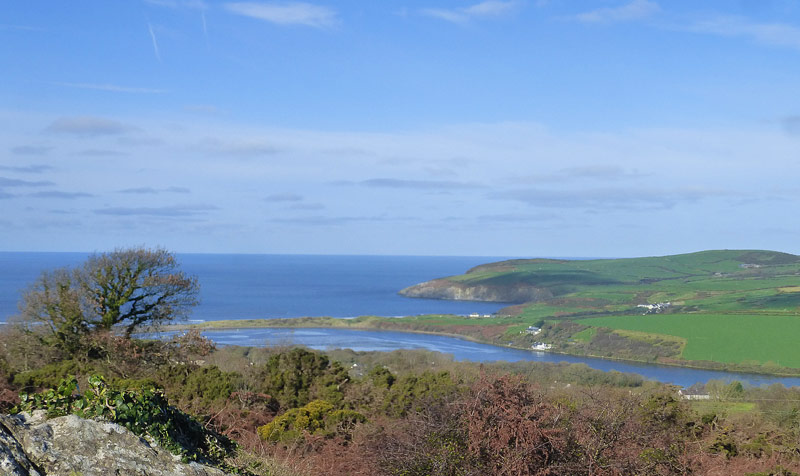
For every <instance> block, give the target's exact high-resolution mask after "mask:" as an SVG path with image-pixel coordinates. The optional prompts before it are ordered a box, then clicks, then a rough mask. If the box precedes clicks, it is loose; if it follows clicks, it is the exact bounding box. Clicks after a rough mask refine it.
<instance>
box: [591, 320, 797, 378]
mask: <svg viewBox="0 0 800 476" xmlns="http://www.w3.org/2000/svg"><path fill="white" fill-rule="evenodd" d="M578 322H579V323H581V324H585V325H589V326H593V327H607V328H610V329H622V330H628V331H637V332H644V333H650V334H665V335H669V336H675V337H681V338H683V339H686V345H685V346H684V348H683V352H682V353H681V357H683V358H684V359H686V360H708V361H716V362H726V363H748V362H758V363H760V364H766V363H769V362H771V363H774V364H776V365H778V366H781V367H792V368H800V346H798V345H797V336H799V335H800V317H795V316H759V315H745V314H650V315H646V316H642V315H635V316H630V315H629V316H609V317H599V318H590V319H581V320H579V321H578Z"/></svg>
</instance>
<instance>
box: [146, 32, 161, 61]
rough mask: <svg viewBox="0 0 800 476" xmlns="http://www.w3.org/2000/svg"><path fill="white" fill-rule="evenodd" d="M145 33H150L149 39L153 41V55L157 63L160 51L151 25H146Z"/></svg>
mask: <svg viewBox="0 0 800 476" xmlns="http://www.w3.org/2000/svg"><path fill="white" fill-rule="evenodd" d="M147 31H149V32H150V39H151V40H153V53H155V55H156V59H157V60H158V62H159V63H160V62H161V51H159V49H158V40H157V39H156V33H155V32H154V31H153V25H151V24H150V23H148V24H147Z"/></svg>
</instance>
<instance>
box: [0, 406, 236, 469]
mask: <svg viewBox="0 0 800 476" xmlns="http://www.w3.org/2000/svg"><path fill="white" fill-rule="evenodd" d="M0 474H2V475H8V476H76V475H80V476H107V475H126V476H127V475H129V476H226V473H224V472H222V471H220V470H218V469H215V468H211V467H208V466H203V465H200V464H197V463H189V464H184V463H181V461H180V458H178V457H177V456H175V455H173V454H171V453H169V452H168V451H166V450H164V449H162V448H159V447H158V446H156V445H154V444H150V443H148V442H147V441H145V440H144V439H142V438H139V437H138V436H136V435H134V434H133V433H131V432H130V431H128V430H127V429H126V428H124V427H122V426H120V425H117V424H114V423H107V422H100V421H93V420H85V419H82V418H79V417H77V416H75V415H67V416H63V417H58V418H52V419H49V420H46V419H45V418H44V414H43V412H36V413H35V414H34V416H29V415H26V414H24V413H23V414H19V415H11V416H8V415H0Z"/></svg>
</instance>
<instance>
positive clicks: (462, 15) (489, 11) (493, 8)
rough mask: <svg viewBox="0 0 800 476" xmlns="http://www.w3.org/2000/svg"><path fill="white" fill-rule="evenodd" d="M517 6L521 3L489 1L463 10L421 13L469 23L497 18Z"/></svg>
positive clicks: (430, 9) (449, 9)
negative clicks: (474, 20) (481, 19)
mask: <svg viewBox="0 0 800 476" xmlns="http://www.w3.org/2000/svg"><path fill="white" fill-rule="evenodd" d="M517 6H519V2H518V1H516V0H511V1H499V0H487V1H485V2H481V3H476V4H474V5H470V6H468V7H461V8H424V9H422V10H420V13H422V14H423V15H427V16H429V17H434V18H439V19H441V20H445V21H449V22H452V23H467V22H469V21H470V20H473V19H477V18H487V17H496V16H500V15H504V14H507V13H509V12H511V11H512V10H514V9H515V8H517Z"/></svg>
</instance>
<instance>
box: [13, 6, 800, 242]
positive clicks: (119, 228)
mask: <svg viewBox="0 0 800 476" xmlns="http://www.w3.org/2000/svg"><path fill="white" fill-rule="evenodd" d="M0 41H2V44H3V48H2V49H0V64H2V65H3V74H2V75H0V121H2V128H0V211H2V213H0V250H8V251H96V250H107V249H111V248H115V247H119V246H129V245H141V244H144V245H148V246H164V247H167V248H168V249H171V250H175V251H178V252H232V253H331V254H417V255H439V254H442V255H484V256H641V255H660V254H670V253H679V252H689V251H696V250H701V249H709V248H714V249H717V248H764V249H776V250H782V251H787V252H793V253H800V240H798V237H800V223H798V220H797V219H796V217H797V215H798V212H797V209H798V205H800V183H799V182H798V179H800V3H798V2H795V1H788V0H772V1H770V0H739V1H730V0H724V1H703V2H697V1H669V2H667V1H665V0H662V1H656V0H592V1H589V0H586V1H575V0H570V1H567V0H519V1H517V0H508V1H504V0H488V1H484V2H470V1H467V2H446V1H438V2H437V1H435V0H434V1H413V2H399V1H381V2H364V1H360V2H356V1H342V2H325V3H322V2H319V3H306V2H237V1H231V2H217V1H200V0H143V1H133V0H130V1H123V2H108V1H100V0H97V1H73V2H63V1H55V0H53V1H30V2H6V3H5V4H4V5H3V6H0Z"/></svg>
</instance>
